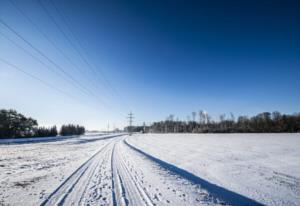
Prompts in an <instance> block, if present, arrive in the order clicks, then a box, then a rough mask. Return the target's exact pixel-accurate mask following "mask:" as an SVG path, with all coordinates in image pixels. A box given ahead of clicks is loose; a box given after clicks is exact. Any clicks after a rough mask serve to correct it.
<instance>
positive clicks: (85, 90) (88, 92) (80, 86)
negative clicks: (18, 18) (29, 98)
mask: <svg viewBox="0 0 300 206" xmlns="http://www.w3.org/2000/svg"><path fill="white" fill-rule="evenodd" d="M0 23H1V24H2V25H4V26H5V27H6V28H7V29H9V30H10V31H11V32H13V33H14V34H15V35H16V36H18V37H19V38H20V39H22V40H23V41H24V42H25V43H26V44H27V45H29V46H30V47H31V48H32V49H33V50H35V51H36V52H37V53H39V54H40V55H41V56H43V57H44V58H45V59H47V60H48V61H49V62H50V63H51V64H52V65H54V66H55V67H56V68H57V69H59V71H60V72H62V73H63V74H64V75H65V76H66V77H68V79H69V80H71V81H72V83H71V84H72V85H73V86H74V83H75V84H76V87H77V88H78V89H80V90H81V91H82V92H84V93H85V94H87V95H88V96H89V95H92V96H94V97H96V98H98V97H97V96H95V95H94V94H93V93H92V92H91V91H90V90H89V89H87V88H86V87H85V86H83V85H82V84H81V83H80V82H78V81H77V80H76V79H74V77H73V76H72V75H70V74H69V73H67V72H66V71H65V70H64V69H63V68H62V67H61V66H59V65H58V64H57V63H55V62H54V61H53V60H52V59H50V58H49V57H47V55H45V54H44V53H43V52H42V51H41V50H39V49H38V48H36V47H35V46H34V45H33V44H31V43H30V42H29V41H27V40H26V39H25V38H24V37H23V36H22V35H20V34H19V33H18V32H17V31H16V30H14V29H13V28H12V27H10V26H9V25H8V24H7V23H5V22H4V21H3V20H2V19H0ZM48 68H49V67H48ZM50 68H51V67H50ZM51 70H52V71H53V72H55V70H53V69H52V68H51ZM98 100H99V101H100V102H101V104H103V105H106V104H105V103H104V102H103V101H102V100H100V99H98ZM106 106H107V105H106Z"/></svg>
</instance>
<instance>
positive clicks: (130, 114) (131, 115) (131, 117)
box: [127, 112, 134, 135]
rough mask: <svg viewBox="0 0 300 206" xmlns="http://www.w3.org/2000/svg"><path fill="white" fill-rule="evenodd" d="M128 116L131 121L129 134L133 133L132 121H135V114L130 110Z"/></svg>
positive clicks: (129, 121)
mask: <svg viewBox="0 0 300 206" xmlns="http://www.w3.org/2000/svg"><path fill="white" fill-rule="evenodd" d="M127 118H128V123H129V126H128V132H129V135H131V134H132V122H133V119H134V116H133V114H132V112H130V113H129V114H128V117H127Z"/></svg>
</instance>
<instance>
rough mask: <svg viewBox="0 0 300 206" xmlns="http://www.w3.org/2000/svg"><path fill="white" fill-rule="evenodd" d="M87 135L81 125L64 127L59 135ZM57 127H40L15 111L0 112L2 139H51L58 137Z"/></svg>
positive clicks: (0, 134)
mask: <svg viewBox="0 0 300 206" xmlns="http://www.w3.org/2000/svg"><path fill="white" fill-rule="evenodd" d="M84 133H85V128H84V127H83V126H79V125H72V124H68V125H63V126H62V127H61V129H60V132H59V134H60V135H62V136H66V135H81V134H84ZM57 135H58V131H57V128H56V126H53V127H49V128H46V127H39V126H38V122H37V120H35V119H32V118H31V117H25V116H24V115H22V114H20V113H18V112H17V111H15V110H5V109H1V110H0V138H16V137H51V136H57Z"/></svg>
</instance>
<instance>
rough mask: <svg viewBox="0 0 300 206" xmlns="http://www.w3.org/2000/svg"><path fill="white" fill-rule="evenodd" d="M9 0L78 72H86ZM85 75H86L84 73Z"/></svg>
mask: <svg viewBox="0 0 300 206" xmlns="http://www.w3.org/2000/svg"><path fill="white" fill-rule="evenodd" d="M9 1H10V2H11V4H12V5H13V6H14V7H15V8H16V9H17V10H18V11H19V12H20V13H21V14H22V15H23V16H24V17H25V18H26V19H27V21H28V22H29V23H30V24H31V25H33V27H34V28H35V29H36V30H37V31H38V32H39V33H40V34H41V35H42V36H43V37H44V38H45V39H46V40H47V41H48V42H49V43H50V44H51V45H52V46H53V47H54V48H55V49H56V50H57V51H58V52H59V53H60V54H61V55H62V56H63V57H64V58H65V59H67V61H68V62H69V63H70V64H71V65H73V66H74V67H75V68H76V70H77V71H78V72H80V73H81V74H83V75H86V73H84V72H82V70H81V69H80V68H79V67H78V66H77V65H76V64H75V63H74V62H73V61H72V60H71V58H69V57H68V55H67V54H66V53H65V52H64V51H63V50H62V49H60V48H59V47H58V46H57V45H56V43H55V42H54V41H53V40H51V38H50V37H49V36H48V35H47V34H46V33H45V32H43V30H42V29H41V28H40V27H39V26H38V25H37V24H36V23H34V21H33V20H32V19H31V18H30V17H29V16H28V15H27V14H26V13H25V12H24V10H22V9H21V8H20V7H19V6H18V5H17V4H16V3H15V2H14V1H13V0H9ZM86 77H88V75H86Z"/></svg>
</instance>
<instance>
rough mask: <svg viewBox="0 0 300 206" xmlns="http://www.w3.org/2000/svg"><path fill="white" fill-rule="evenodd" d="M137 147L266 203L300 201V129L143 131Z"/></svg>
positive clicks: (130, 140)
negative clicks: (263, 131) (290, 131)
mask: <svg viewBox="0 0 300 206" xmlns="http://www.w3.org/2000/svg"><path fill="white" fill-rule="evenodd" d="M128 142H129V143H131V144H132V145H134V146H135V147H138V148H140V149H141V150H143V151H144V152H147V153H148V154H151V155H153V156H155V157H157V158H159V159H161V160H163V161H166V162H168V163H171V164H173V165H176V166H178V167H180V168H183V169H185V170H187V171H189V172H191V173H193V174H195V175H197V176H199V177H201V178H204V179H205V180H207V181H209V182H211V183H214V184H217V185H219V186H221V187H224V188H227V189H229V190H231V191H234V192H236V193H238V194H241V195H244V196H247V197H249V198H251V199H254V200H257V201H258V202H260V203H263V204H266V205H300V134H200V135H198V134H195V135H194V134H184V135H183V134H175V135H174V134H163V135H159V134H147V135H142V136H136V137H133V138H130V139H129V140H128Z"/></svg>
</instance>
